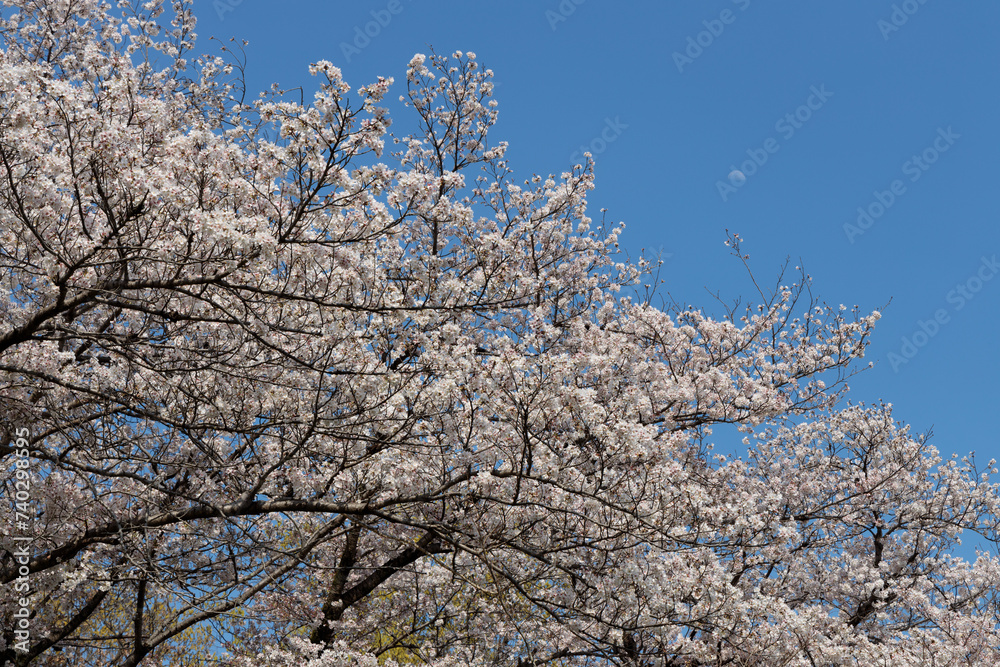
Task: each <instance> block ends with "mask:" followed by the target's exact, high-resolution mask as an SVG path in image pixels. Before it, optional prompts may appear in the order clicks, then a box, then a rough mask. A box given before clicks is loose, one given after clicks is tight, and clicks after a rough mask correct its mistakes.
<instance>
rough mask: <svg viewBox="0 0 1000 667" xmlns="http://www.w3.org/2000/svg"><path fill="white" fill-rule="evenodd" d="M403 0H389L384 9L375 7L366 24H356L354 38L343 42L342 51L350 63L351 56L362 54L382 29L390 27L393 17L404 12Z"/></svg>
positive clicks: (341, 44)
mask: <svg viewBox="0 0 1000 667" xmlns="http://www.w3.org/2000/svg"><path fill="white" fill-rule="evenodd" d="M403 9H404V7H403V0H389V2H387V3H386V5H385V8H384V9H373V10H371V11H370V12H368V13H369V15H371V17H372V20H371V21H368V22H366V23H365V24H364V25H361V24H359V25H356V26H354V38H353V39H352V40H351V41H350V42H341V43H340V44H339V46H340V53H341V55H343V56H344V60H345V61H346V62H347V63H348V64H350V62H351V58H353V57H354V56H357V55H360V54H361V52H362V51H364V50H365V49H367V48H368V45H369V44H371V43H372V40H373V39H375V38H376V37H378V36H379V35H381V34H382V31H383V30H384V29H385V28H387V27H389V24H390V23H392V19H393V18H394V17H396V16H398V15H400V14H402V13H403Z"/></svg>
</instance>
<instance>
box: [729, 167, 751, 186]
mask: <svg viewBox="0 0 1000 667" xmlns="http://www.w3.org/2000/svg"><path fill="white" fill-rule="evenodd" d="M729 181H730V182H731V183H732V184H733V185H743V184H744V183H746V182H747V177H746V176H745V175H744V174H743V172H742V171H740V170H739V169H734V170H732V171H731V172H729Z"/></svg>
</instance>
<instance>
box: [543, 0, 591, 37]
mask: <svg viewBox="0 0 1000 667" xmlns="http://www.w3.org/2000/svg"><path fill="white" fill-rule="evenodd" d="M586 1H587V0H561V1H560V2H559V4H558V5H557V6H556V8H555V10H552V9H547V10H545V20H546V21H548V22H549V27H550V28H552V31H553V32H555V29H556V28H557V27H559V24H560V23H564V22H565V21H566V20H567V19H569V17H570V16H572V15H573V14H574V13H575V12H576V8H577V7H579V6H580V5H582V4H583V3H585V2H586Z"/></svg>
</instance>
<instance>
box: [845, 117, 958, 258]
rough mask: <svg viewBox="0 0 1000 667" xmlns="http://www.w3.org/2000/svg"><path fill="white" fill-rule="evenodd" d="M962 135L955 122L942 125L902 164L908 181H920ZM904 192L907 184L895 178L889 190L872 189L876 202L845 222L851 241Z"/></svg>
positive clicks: (864, 230) (873, 198)
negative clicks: (946, 126) (952, 127)
mask: <svg viewBox="0 0 1000 667" xmlns="http://www.w3.org/2000/svg"><path fill="white" fill-rule="evenodd" d="M961 137H962V135H961V134H956V133H955V132H954V131H953V130H952V129H951V125H949V126H948V129H943V128H940V127H939V128H938V130H937V136H936V137H935V138H934V141H932V142H931V145H930V146H928V147H927V148H925V149H924V150H922V151H920V153H919V154H914V155H913V156H911V157H910V159H909V160H907V161H906V162H904V163H903V166H902V167H900V169H901V170H902V172H903V175H904V176H907V177H909V178H908V180H909V181H910V182H911V183H916V182H917V181H919V180H920V177H921V176H923V175H924V173H925V172H926V171H927V170H928V169H930V168H931V165H933V164H934V163H935V162H937V161H938V158H940V157H941V154H942V153H946V152H948V150H949V149H950V148H951V147H952V146H954V145H955V142H956V141H957V140H958V139H961ZM904 194H906V183H905V182H903V180H902V179H899V178H897V179H895V180H894V181H892V182H891V183H890V184H889V187H888V188H887V189H885V190H875V191H874V192H872V201H871V202H870V203H869V204H868V205H867V206H859V207H858V211H857V213H858V217H857V219H856V220H855V221H854V223H853V224H852V223H850V222H846V223H844V234H846V235H847V240H848V241H849V242H851V243H852V244H853V243H854V239H856V238H857V237H859V236H861V235H862V234H864V233H865V232H866V231H868V230H869V229H871V228H872V226H874V225H875V223H876V222H877V221H878V220H879V219H880V218H881V217H882V216H883V215H885V213H886V211H888V210H889V209H890V208H891V207H892V205H893V204H895V203H896V202H897V201H898V200H899V198H900V197H902V196H903V195H904Z"/></svg>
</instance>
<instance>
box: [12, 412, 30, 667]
mask: <svg viewBox="0 0 1000 667" xmlns="http://www.w3.org/2000/svg"><path fill="white" fill-rule="evenodd" d="M30 435H31V431H30V430H29V429H27V428H25V427H23V426H22V427H20V428H17V429H15V430H14V438H12V441H13V444H14V484H13V486H14V494H13V495H14V525H13V526H12V528H14V530H12V531H10V534H11V539H12V540H13V541H14V543H15V546H14V548H13V550H12V551H10V553H11V554H12V555H13V556H14V562H15V564H16V565H17V578H16V579H15V580H14V592H15V593H18V594H19V597H17V598H16V599H14V602H16V604H15V605H14V627H13V631H14V650H15V651H17V652H18V653H27V652H28V650H29V645H30V643H31V616H32V612H31V600H30V598H29V597H28V595H29V594H30V593H31V586H30V583H29V581H28V575H29V574H30V573H31V570H30V569H29V567H28V565H29V564H30V563H31V542H32V540H33V539H34V538H33V537H32V532H33V531H32V526H31V521H32V517H33V516H34V512H33V511H32V509H31V458H30V452H29V451H28V437H29V436H30Z"/></svg>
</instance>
